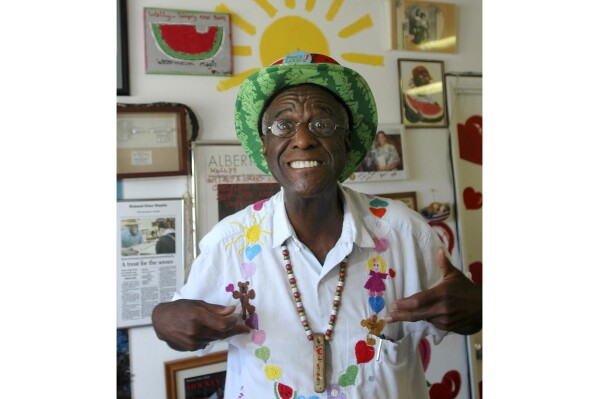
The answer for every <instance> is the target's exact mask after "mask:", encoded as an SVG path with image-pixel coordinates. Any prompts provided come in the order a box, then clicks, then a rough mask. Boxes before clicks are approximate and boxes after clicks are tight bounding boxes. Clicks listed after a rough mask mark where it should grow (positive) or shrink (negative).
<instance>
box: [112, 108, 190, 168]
mask: <svg viewBox="0 0 599 399" xmlns="http://www.w3.org/2000/svg"><path fill="white" fill-rule="evenodd" d="M116 130H117V132H116V134H117V179H123V178H132V177H155V176H179V175H187V174H188V173H189V169H190V167H189V165H190V163H191V162H190V159H189V158H190V151H189V144H188V139H187V116H186V113H185V108H184V107H182V106H178V105H153V104H151V105H135V104H117V129H116Z"/></svg>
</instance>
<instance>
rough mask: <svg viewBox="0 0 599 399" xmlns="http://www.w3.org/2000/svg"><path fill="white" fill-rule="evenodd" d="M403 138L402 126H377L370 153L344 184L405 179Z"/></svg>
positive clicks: (406, 175) (406, 174)
mask: <svg viewBox="0 0 599 399" xmlns="http://www.w3.org/2000/svg"><path fill="white" fill-rule="evenodd" d="M405 136H406V132H405V129H404V127H403V126H402V125H399V124H379V125H378V129H377V133H376V136H375V139H374V140H373V142H372V147H371V149H370V151H369V152H368V153H367V154H366V157H365V158H364V160H362V162H361V163H360V165H358V167H357V168H356V171H355V172H354V173H353V174H352V175H351V176H350V177H349V178H348V179H347V180H346V182H348V183H354V182H365V181H387V180H404V179H407V178H408V170H407V169H408V166H407V161H406V151H405Z"/></svg>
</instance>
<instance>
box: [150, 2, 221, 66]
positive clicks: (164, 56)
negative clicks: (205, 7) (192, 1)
mask: <svg viewBox="0 0 599 399" xmlns="http://www.w3.org/2000/svg"><path fill="white" fill-rule="evenodd" d="M144 37H145V65H146V73H147V74H170V75H210V76H231V75H232V74H233V44H232V41H231V14H227V13H217V12H206V11H191V10H174V9H166V8H151V7H146V8H144Z"/></svg>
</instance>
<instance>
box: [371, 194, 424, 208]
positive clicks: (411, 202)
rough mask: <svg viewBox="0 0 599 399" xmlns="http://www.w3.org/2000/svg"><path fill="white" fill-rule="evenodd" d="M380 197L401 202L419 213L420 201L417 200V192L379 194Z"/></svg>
mask: <svg viewBox="0 0 599 399" xmlns="http://www.w3.org/2000/svg"><path fill="white" fill-rule="evenodd" d="M377 195H378V196H379V197H384V198H391V199H393V200H397V201H401V202H403V203H404V204H406V205H407V206H408V207H409V208H410V209H412V210H414V211H416V212H418V201H417V200H416V192H415V191H407V192H405V193H387V194H377Z"/></svg>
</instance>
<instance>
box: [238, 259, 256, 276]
mask: <svg viewBox="0 0 599 399" xmlns="http://www.w3.org/2000/svg"><path fill="white" fill-rule="evenodd" d="M254 273H256V264H255V263H254V262H243V263H242V264H241V274H243V278H245V279H247V278H248V277H250V276H251V275H252V274H254Z"/></svg>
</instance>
